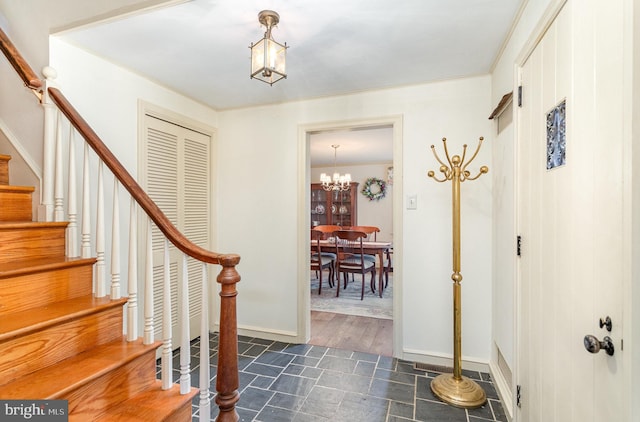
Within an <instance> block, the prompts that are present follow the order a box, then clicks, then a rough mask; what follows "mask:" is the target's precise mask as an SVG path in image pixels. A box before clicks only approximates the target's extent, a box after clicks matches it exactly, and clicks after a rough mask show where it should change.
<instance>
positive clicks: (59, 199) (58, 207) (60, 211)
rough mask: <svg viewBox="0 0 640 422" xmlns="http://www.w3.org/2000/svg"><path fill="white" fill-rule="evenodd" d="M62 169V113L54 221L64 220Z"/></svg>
mask: <svg viewBox="0 0 640 422" xmlns="http://www.w3.org/2000/svg"><path fill="white" fill-rule="evenodd" d="M62 168H63V164H62V113H60V112H58V119H57V124H56V145H55V164H54V173H55V182H54V183H55V185H54V191H53V196H54V197H53V204H54V206H53V221H63V220H64V206H63V205H64V198H63V197H64V188H63V186H64V177H63V176H62Z"/></svg>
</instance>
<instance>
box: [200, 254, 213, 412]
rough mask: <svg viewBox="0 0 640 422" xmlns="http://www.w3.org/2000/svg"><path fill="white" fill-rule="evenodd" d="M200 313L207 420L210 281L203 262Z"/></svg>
mask: <svg viewBox="0 0 640 422" xmlns="http://www.w3.org/2000/svg"><path fill="white" fill-rule="evenodd" d="M201 299H202V302H201V306H200V308H201V310H202V313H201V315H200V403H199V406H200V415H205V417H204V418H202V417H201V419H203V420H207V418H208V417H209V416H208V415H210V414H211V398H210V397H209V391H211V385H210V383H211V376H210V370H209V364H210V362H209V281H208V277H207V264H206V263H204V262H203V263H202V296H201Z"/></svg>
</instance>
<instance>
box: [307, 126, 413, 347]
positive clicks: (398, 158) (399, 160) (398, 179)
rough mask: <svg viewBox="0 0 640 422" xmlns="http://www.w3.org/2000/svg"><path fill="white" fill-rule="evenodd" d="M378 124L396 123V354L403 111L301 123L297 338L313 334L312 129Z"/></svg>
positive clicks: (399, 305)
mask: <svg viewBox="0 0 640 422" xmlns="http://www.w3.org/2000/svg"><path fill="white" fill-rule="evenodd" d="M377 126H392V127H393V260H394V265H393V292H394V293H393V355H394V356H396V357H398V356H402V312H400V310H401V309H402V300H401V299H402V245H403V243H402V234H403V231H402V230H403V221H402V220H403V214H402V211H403V210H402V204H403V197H404V196H403V191H402V185H403V182H402V180H403V179H402V115H391V116H385V117H378V118H371V119H355V120H340V121H331V122H320V123H310V124H304V125H299V126H298V228H297V233H298V260H297V261H298V280H299V282H298V327H297V332H298V341H299V342H301V343H307V342H308V341H309V339H310V338H311V309H310V308H311V299H310V294H311V288H310V284H309V279H310V277H311V270H310V269H309V252H308V251H309V230H310V229H311V217H310V208H309V207H310V205H309V204H310V183H311V177H310V168H311V166H310V163H311V157H310V148H309V136H310V134H311V132H318V131H330V130H346V129H351V128H355V127H357V128H366V127H377Z"/></svg>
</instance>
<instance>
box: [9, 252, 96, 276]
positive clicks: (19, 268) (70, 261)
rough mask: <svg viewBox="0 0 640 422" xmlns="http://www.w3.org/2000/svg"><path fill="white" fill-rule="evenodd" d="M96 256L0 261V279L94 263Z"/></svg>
mask: <svg viewBox="0 0 640 422" xmlns="http://www.w3.org/2000/svg"><path fill="white" fill-rule="evenodd" d="M95 262H96V258H68V257H59V258H45V259H39V260H37V261H34V260H32V259H27V260H14V261H11V262H5V263H0V279H2V278H7V277H17V276H20V275H27V274H30V273H36V272H41V271H54V270H58V269H61V268H70V267H79V266H82V265H92V264H95Z"/></svg>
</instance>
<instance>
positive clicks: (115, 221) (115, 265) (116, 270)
mask: <svg viewBox="0 0 640 422" xmlns="http://www.w3.org/2000/svg"><path fill="white" fill-rule="evenodd" d="M118 202H119V200H118V179H116V178H115V177H114V178H113V216H112V223H111V299H120V205H119V204H118Z"/></svg>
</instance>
